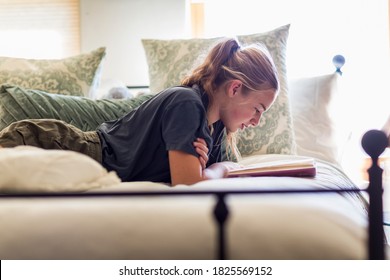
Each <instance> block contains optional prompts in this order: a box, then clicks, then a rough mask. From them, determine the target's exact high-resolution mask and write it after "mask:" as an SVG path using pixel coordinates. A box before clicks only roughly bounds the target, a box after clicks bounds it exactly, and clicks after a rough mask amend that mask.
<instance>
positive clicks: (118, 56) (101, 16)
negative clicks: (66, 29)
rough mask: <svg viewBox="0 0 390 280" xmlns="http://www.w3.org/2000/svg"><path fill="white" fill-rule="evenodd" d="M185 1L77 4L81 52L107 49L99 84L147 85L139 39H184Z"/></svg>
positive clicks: (89, 0) (83, 1)
mask: <svg viewBox="0 0 390 280" xmlns="http://www.w3.org/2000/svg"><path fill="white" fill-rule="evenodd" d="M185 14H186V0H147V1H145V0H80V15H81V51H82V52H88V51H91V50H93V49H96V48H98V47H101V46H105V47H106V48H107V55H106V59H105V62H104V67H103V80H110V79H115V80H119V81H123V82H124V83H126V85H131V86H139V85H148V84H149V79H148V70H147V64H146V58H145V54H144V50H143V47H142V43H141V39H142V38H161V39H171V38H184V37H187V35H188V34H189V32H188V30H189V26H188V25H187V23H186V17H185Z"/></svg>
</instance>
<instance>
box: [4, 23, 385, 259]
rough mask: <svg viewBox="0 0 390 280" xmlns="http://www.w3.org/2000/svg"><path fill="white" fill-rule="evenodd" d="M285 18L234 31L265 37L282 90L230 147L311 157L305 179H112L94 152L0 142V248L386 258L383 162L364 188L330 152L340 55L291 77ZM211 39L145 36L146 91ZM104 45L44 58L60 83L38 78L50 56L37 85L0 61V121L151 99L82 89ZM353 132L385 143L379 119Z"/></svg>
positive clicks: (80, 254) (90, 121) (82, 254)
mask: <svg viewBox="0 0 390 280" xmlns="http://www.w3.org/2000/svg"><path fill="white" fill-rule="evenodd" d="M288 30H289V26H288V25H287V26H282V27H279V28H277V29H275V30H271V31H269V32H265V33H260V34H252V35H243V36H238V39H239V40H240V41H241V42H242V43H250V42H262V43H264V44H266V46H267V47H268V49H269V50H270V52H271V55H272V56H273V58H274V60H275V62H276V64H277V68H278V71H279V75H280V80H281V92H280V95H279V97H278V101H277V102H276V104H275V105H274V106H273V108H272V110H270V112H269V114H268V115H267V116H265V117H264V118H263V120H262V122H261V123H260V125H259V127H257V128H254V129H253V130H249V131H246V132H245V134H242V135H239V148H240V152H241V153H242V154H243V155H244V157H243V159H242V163H254V162H258V161H260V160H267V159H268V158H271V157H277V158H287V159H288V158H294V157H297V156H309V157H313V158H315V160H316V164H317V174H316V176H315V177H314V178H299V177H245V178H229V179H220V180H212V181H204V182H200V183H197V184H195V185H191V186H187V185H179V186H176V187H170V186H169V185H166V184H161V183H152V182H120V181H119V180H118V178H117V177H116V176H115V174H113V173H112V172H107V171H105V170H104V169H103V168H102V167H101V166H100V165H98V164H97V163H96V162H94V161H93V160H90V159H87V158H86V157H84V156H82V155H80V154H77V153H73V152H69V151H44V150H41V149H38V148H33V147H17V148H13V149H0V170H1V171H0V172H2V174H1V178H0V192H1V195H0V224H1V239H0V258H1V259H143V260H146V259H171V260H172V259H190V260H196V259H285V260H286V259H288V260H290V259H305V260H307V259H384V258H386V257H387V258H389V256H388V252H387V251H388V246H387V245H386V244H385V243H386V239H385V235H384V231H383V214H382V211H383V209H382V208H383V205H382V178H381V171H380V168H379V167H378V166H377V165H375V164H374V166H373V167H372V168H371V170H370V184H369V187H368V188H365V187H361V186H357V185H356V184H355V183H354V182H353V181H352V180H351V179H350V178H349V177H348V176H347V175H346V174H345V172H344V171H343V169H342V166H341V165H340V164H339V162H340V158H339V157H340V154H341V152H340V151H339V148H340V142H338V139H342V137H340V138H337V139H336V137H335V135H336V131H335V126H334V124H335V123H334V122H335V120H334V119H332V114H331V112H332V110H334V107H333V106H336V105H337V104H336V105H335V103H337V102H335V100H337V95H336V93H335V92H336V89H337V82H338V80H339V78H340V74H341V66H342V65H343V57H341V56H337V57H335V59H334V62H335V66H336V69H337V70H336V73H331V74H327V75H323V76H316V77H306V78H302V79H295V80H293V79H289V78H288V77H287V73H286V62H285V51H286V42H287V37H288ZM218 39H219V38H210V39H187V40H151V39H145V40H143V44H144V48H145V54H146V59H147V60H148V64H149V77H150V85H149V87H148V89H149V93H151V94H153V93H156V92H158V91H159V90H160V89H161V88H163V87H166V86H169V85H172V84H175V83H177V77H180V76H182V75H183V73H185V72H186V71H188V70H189V68H190V65H192V64H193V63H194V62H195V61H196V60H197V59H199V58H200V57H201V54H202V53H203V52H201V50H204V49H207V48H208V47H209V46H211V45H212V44H213V43H214V42H216V40H218ZM161 50H163V51H161ZM194 50H195V51H194ZM196 50H198V51H199V53H196ZM104 52H105V50H104V48H100V49H98V50H96V51H94V52H92V53H90V54H87V55H85V56H79V57H77V58H72V59H73V60H71V61H70V62H69V61H68V60H67V61H65V59H64V60H63V61H55V62H53V68H54V67H59V68H61V67H62V68H61V69H62V70H61V71H63V72H64V75H63V76H67V77H69V78H68V79H67V83H57V84H58V85H61V88H58V87H57V88H54V89H53V84H55V83H45V81H47V80H49V79H54V78H53V77H52V76H50V74H51V73H52V72H53V69H50V67H49V68H48V67H47V65H48V64H47V61H46V64H44V65H45V67H44V70H42V71H47V73H41V74H40V76H39V77H38V78H39V79H41V80H42V83H41V84H39V83H38V84H37V83H36V81H37V75H36V71H34V75H33V77H32V80H33V81H34V82H35V84H34V85H32V84H31V83H30V84H29V83H28V79H29V78H26V77H23V78H24V79H25V81H24V84H17V82H18V80H20V79H21V77H19V78H18V79H16V78H15V79H14V80H13V79H12V78H14V77H15V76H17V75H19V73H20V71H17V70H15V71H14V72H13V73H7V74H4V73H3V72H2V69H1V68H0V82H1V83H2V86H1V91H0V106H1V107H0V114H1V115H0V119H1V123H0V125H1V126H3V127H5V126H6V125H8V124H9V123H12V122H13V121H15V120H18V119H24V118H58V119H62V120H65V121H67V122H70V123H73V124H74V125H76V126H78V127H80V128H81V129H83V130H90V129H94V128H95V127H96V125H97V124H99V123H100V122H101V121H104V120H108V119H111V118H114V117H115V116H117V115H118V114H119V115H120V114H123V113H124V112H126V111H128V110H130V109H132V108H135V107H136V106H138V105H139V104H140V103H142V102H143V101H145V100H147V99H148V98H150V96H149V94H140V95H139V96H137V97H136V98H132V99H118V100H112V99H96V98H91V96H96V90H97V82H96V80H98V76H99V71H100V70H101V67H102V57H104ZM172 54H173V55H172ZM77 59H79V60H80V59H85V60H87V61H89V62H91V63H89V64H85V63H79V62H78V61H77ZM167 59H168V61H169V63H167ZM18 62H20V61H18ZM22 62H23V63H27V64H28V63H31V61H26V60H23V61H22ZM22 62H20V63H22ZM5 63H10V62H9V61H6V62H4V61H2V60H1V58H0V67H2V65H4V64H5ZM55 63H57V64H59V65H54V64H55ZM10 65H11V64H10ZM12 65H15V64H12ZM75 65H88V69H84V72H86V73H89V74H90V75H85V76H86V77H84V78H83V79H81V78H80V75H76V74H75V73H74V72H75V71H78V70H79V69H78V68H77V67H71V66H75ZM23 67H26V66H23ZM48 69H49V70H48ZM69 69H73V70H69ZM75 69H77V70H75ZM7 71H10V70H9V67H8V68H7ZM56 71H57V68H56ZM24 73H25V72H24ZM24 75H25V74H24ZM42 77H44V78H42ZM1 79H3V80H1ZM26 80H27V81H26ZM74 80H79V83H77V84H75V83H74V82H71V81H74ZM63 85H67V86H63ZM76 91H77V94H74V93H75V92H76ZM94 92H95V93H94ZM74 95H78V96H74ZM319 115H320V116H321V117H319ZM337 135H338V136H340V134H337ZM343 141H345V139H344V140H343ZM362 141H363V147H364V148H365V150H366V151H367V152H368V153H369V154H370V156H371V157H372V159H373V162H374V163H375V162H376V160H377V158H378V157H379V155H380V154H381V153H382V152H383V150H384V149H385V148H386V146H387V145H388V142H387V138H386V135H385V134H384V133H383V132H381V131H378V130H372V131H369V132H367V134H366V135H365V136H364V137H363V139H362ZM313 143H315V145H313ZM344 143H345V142H344Z"/></svg>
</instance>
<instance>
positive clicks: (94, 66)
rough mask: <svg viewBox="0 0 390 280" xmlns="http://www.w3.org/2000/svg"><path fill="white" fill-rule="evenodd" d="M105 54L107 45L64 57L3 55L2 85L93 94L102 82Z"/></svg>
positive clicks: (66, 93)
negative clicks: (38, 57)
mask: <svg viewBox="0 0 390 280" xmlns="http://www.w3.org/2000/svg"><path fill="white" fill-rule="evenodd" d="M104 56H105V48H99V49H97V50H95V51H92V52H90V53H85V54H80V55H76V56H72V57H68V58H64V59H24V58H12V57H0V84H5V83H7V84H14V85H17V86H21V87H24V88H29V89H37V90H43V91H46V92H50V93H57V94H63V95H76V96H86V97H92V96H94V94H95V91H96V90H97V88H98V85H99V81H100V76H101V67H102V60H103V58H104Z"/></svg>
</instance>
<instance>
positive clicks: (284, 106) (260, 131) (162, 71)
mask: <svg viewBox="0 0 390 280" xmlns="http://www.w3.org/2000/svg"><path fill="white" fill-rule="evenodd" d="M289 27H290V26H289V25H285V26H281V27H279V28H276V29H274V30H271V31H268V32H265V33H260V34H253V35H246V36H237V38H238V40H239V41H240V42H241V43H242V44H244V45H245V44H250V43H262V44H264V45H265V46H266V47H267V48H268V50H269V51H270V53H271V56H272V58H273V59H274V61H275V64H276V68H277V70H278V72H279V79H280V87H281V89H280V93H279V96H278V98H277V100H276V101H275V103H274V105H273V106H272V108H271V109H270V110H269V111H268V112H267V113H266V114H264V115H263V117H262V119H261V122H260V124H259V125H258V126H257V127H254V128H248V129H246V130H245V131H243V132H239V133H238V143H237V144H238V149H239V150H240V152H241V154H242V155H243V156H249V155H254V154H270V153H272V154H294V153H295V142H294V137H293V131H292V121H291V112H290V109H289V108H290V104H289V100H288V98H287V78H286V63H285V57H286V44H287V38H288V33H289ZM220 40H221V38H210V39H188V40H150V39H144V40H142V43H143V46H144V50H145V55H146V59H147V62H148V67H149V80H150V89H151V92H152V93H157V92H159V91H160V90H162V89H164V88H166V87H170V86H173V85H177V84H179V83H180V81H181V79H182V78H183V77H184V76H185V75H187V74H189V73H190V72H191V70H192V69H193V67H194V66H196V64H198V63H199V62H200V61H202V60H203V58H204V56H205V55H206V54H207V52H208V50H209V49H210V48H211V47H212V46H213V45H215V43H217V42H218V41H220Z"/></svg>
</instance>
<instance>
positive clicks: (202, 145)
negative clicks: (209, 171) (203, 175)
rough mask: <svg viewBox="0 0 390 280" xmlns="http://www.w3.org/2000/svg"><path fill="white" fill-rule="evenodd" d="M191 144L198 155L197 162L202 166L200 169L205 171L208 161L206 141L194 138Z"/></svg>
mask: <svg viewBox="0 0 390 280" xmlns="http://www.w3.org/2000/svg"><path fill="white" fill-rule="evenodd" d="M193 144H194V147H195V150H196V152H197V153H198V155H199V162H200V165H201V166H202V169H206V165H207V162H208V161H209V156H208V153H209V149H208V148H207V144H206V141H205V140H204V139H202V138H196V140H195V141H194V143H193Z"/></svg>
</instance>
